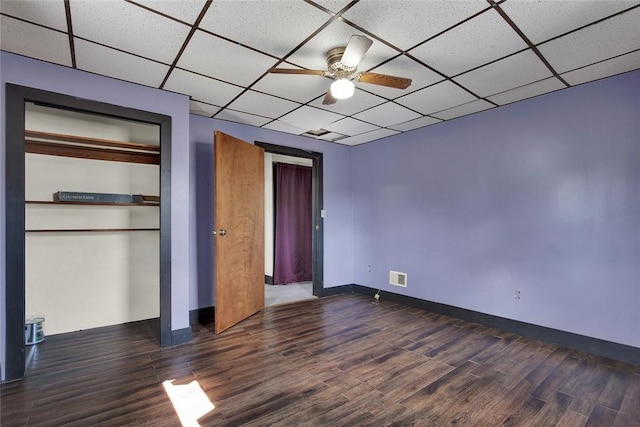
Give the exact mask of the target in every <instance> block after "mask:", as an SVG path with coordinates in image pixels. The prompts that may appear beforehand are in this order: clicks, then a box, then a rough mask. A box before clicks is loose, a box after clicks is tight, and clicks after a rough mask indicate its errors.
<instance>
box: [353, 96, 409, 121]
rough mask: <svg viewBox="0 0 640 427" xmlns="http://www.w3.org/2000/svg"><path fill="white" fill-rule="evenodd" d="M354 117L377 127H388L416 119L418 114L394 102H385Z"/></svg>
mask: <svg viewBox="0 0 640 427" xmlns="http://www.w3.org/2000/svg"><path fill="white" fill-rule="evenodd" d="M354 117H355V118H356V119H360V120H364V121H365V122H369V123H375V124H377V125H379V126H390V125H395V124H396V123H402V122H406V121H408V120H412V119H416V118H418V117H420V114H418V113H416V112H415V111H411V110H410V109H408V108H405V107H403V106H402V105H398V104H396V103H394V102H386V103H384V104H382V105H378V106H377V107H373V108H371V109H370V110H365V111H363V112H361V113H358V114H356V115H355V116H354Z"/></svg>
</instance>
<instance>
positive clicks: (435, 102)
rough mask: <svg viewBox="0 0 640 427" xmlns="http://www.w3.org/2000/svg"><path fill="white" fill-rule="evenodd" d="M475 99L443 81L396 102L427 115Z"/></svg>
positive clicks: (452, 84) (454, 85) (448, 82)
mask: <svg viewBox="0 0 640 427" xmlns="http://www.w3.org/2000/svg"><path fill="white" fill-rule="evenodd" d="M475 99H476V98H475V97H474V96H473V95H471V94H470V93H469V92H467V91H466V90H464V89H462V88H460V87H459V86H457V85H456V84H454V83H452V82H450V81H444V82H442V83H438V84H435V85H433V86H429V87H427V88H425V89H421V90H419V91H417V92H413V93H410V94H409V95H406V96H403V97H401V98H398V99H396V102H397V103H399V104H402V105H405V106H407V107H409V108H411V109H413V110H416V111H419V112H421V113H422V114H425V115H427V114H431V113H435V112H436V111H442V110H445V109H447V108H451V107H454V106H456V105H460V104H464V103H467V102H470V101H473V100H475Z"/></svg>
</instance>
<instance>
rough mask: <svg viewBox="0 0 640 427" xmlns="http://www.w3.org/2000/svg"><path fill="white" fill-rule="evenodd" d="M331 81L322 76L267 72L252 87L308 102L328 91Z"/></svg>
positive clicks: (271, 93) (293, 99)
mask: <svg viewBox="0 0 640 427" xmlns="http://www.w3.org/2000/svg"><path fill="white" fill-rule="evenodd" d="M279 68H290V67H279ZM331 82H332V80H330V79H327V78H324V77H322V76H306V75H302V74H300V75H297V74H267V75H266V76H264V77H263V78H261V79H260V80H259V81H258V83H256V84H255V85H253V86H252V89H255V90H257V91H260V92H265V93H268V94H270V95H275V96H279V97H281V98H286V99H290V100H292V101H298V102H302V103H306V102H309V101H311V100H312V99H315V98H317V97H318V96H320V95H323V94H324V93H326V92H327V89H328V88H329V85H330V84H331Z"/></svg>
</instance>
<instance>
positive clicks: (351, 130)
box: [325, 117, 379, 136]
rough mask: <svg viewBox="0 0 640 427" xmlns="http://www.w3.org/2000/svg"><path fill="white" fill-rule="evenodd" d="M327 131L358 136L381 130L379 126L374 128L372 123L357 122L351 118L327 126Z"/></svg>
mask: <svg viewBox="0 0 640 427" xmlns="http://www.w3.org/2000/svg"><path fill="white" fill-rule="evenodd" d="M325 129H327V130H330V131H332V132H337V133H340V134H342V135H349V136H353V135H358V134H361V133H365V132H371V131H373V130H376V129H379V128H378V126H374V125H372V124H370V123H365V122H363V121H361V120H356V119H353V118H351V117H346V118H344V119H342V120H338V121H336V122H333V123H331V124H330V125H328V126H325Z"/></svg>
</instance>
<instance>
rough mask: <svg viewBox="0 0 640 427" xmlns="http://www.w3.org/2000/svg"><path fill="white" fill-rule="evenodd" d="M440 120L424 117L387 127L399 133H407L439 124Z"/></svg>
mask: <svg viewBox="0 0 640 427" xmlns="http://www.w3.org/2000/svg"><path fill="white" fill-rule="evenodd" d="M441 121H442V120H440V119H434V118H433V117H429V116H424V117H420V118H419V119H414V120H409V121H408V122H404V123H398V124H397V125H393V126H389V127H390V128H391V129H395V130H399V131H401V132H407V131H410V130H413V129H418V128H422V127H425V126H430V125H433V124H436V123H440V122H441Z"/></svg>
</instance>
